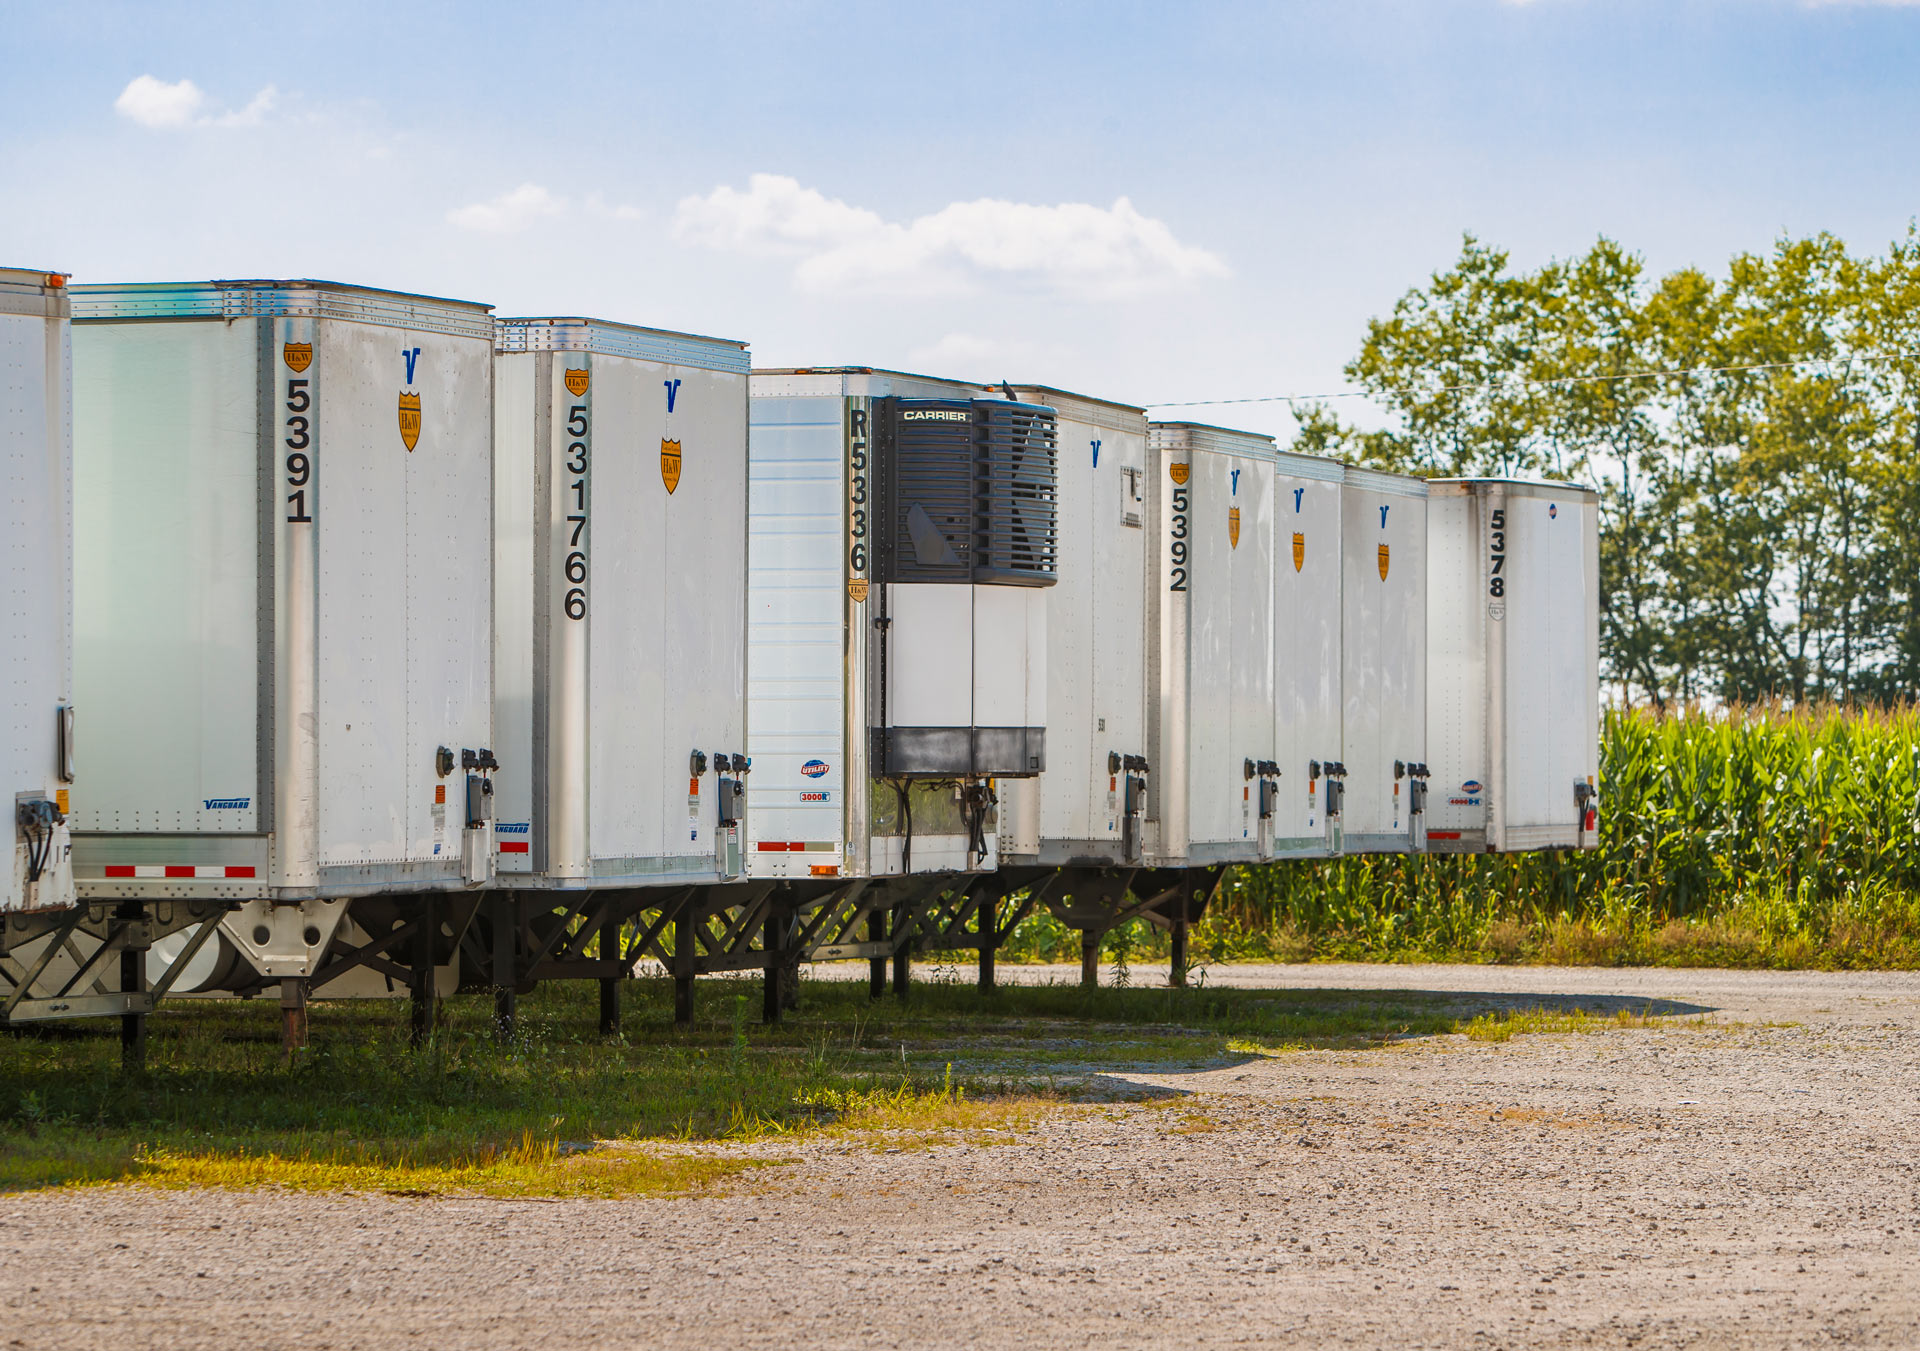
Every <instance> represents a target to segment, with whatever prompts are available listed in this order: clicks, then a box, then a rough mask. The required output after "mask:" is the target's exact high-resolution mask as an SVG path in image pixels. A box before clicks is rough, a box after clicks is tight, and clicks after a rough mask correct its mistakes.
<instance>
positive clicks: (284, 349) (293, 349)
mask: <svg viewBox="0 0 1920 1351" xmlns="http://www.w3.org/2000/svg"><path fill="white" fill-rule="evenodd" d="M280 356H281V358H282V359H283V360H284V361H285V362H286V363H287V369H288V370H290V371H292V372H293V373H294V374H295V375H298V374H300V372H302V371H304V370H306V368H307V367H309V366H311V365H312V364H313V344H312V343H310V342H289V343H282V344H281V345H280Z"/></svg>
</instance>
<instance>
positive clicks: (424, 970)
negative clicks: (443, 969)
mask: <svg viewBox="0 0 1920 1351" xmlns="http://www.w3.org/2000/svg"><path fill="white" fill-rule="evenodd" d="M439 935H440V904H439V898H438V897H437V896H434V895H431V894H429V895H427V896H424V897H422V898H421V900H420V932H419V933H417V934H415V935H414V939H413V1007H412V1009H411V1010H410V1013H411V1017H412V1024H411V1027H410V1029H409V1033H410V1037H411V1040H412V1042H413V1044H414V1045H415V1046H422V1045H425V1043H426V1040H427V1037H428V1036H429V1035H430V1034H431V1033H432V1032H433V1022H434V1015H435V1014H436V1013H437V1012H438V1011H439V1010H438V1009H437V1008H436V1007H435V1005H437V1004H438V1003H439V1002H440V987H439V982H438V981H437V980H436V979H435V974H436V973H435V971H434V969H433V950H434V947H435V946H436V945H435V943H434V939H436V938H437V937H439Z"/></svg>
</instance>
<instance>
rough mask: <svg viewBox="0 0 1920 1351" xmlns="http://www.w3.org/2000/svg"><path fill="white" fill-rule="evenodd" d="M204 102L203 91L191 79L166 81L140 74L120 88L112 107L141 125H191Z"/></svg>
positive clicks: (205, 97)
mask: <svg viewBox="0 0 1920 1351" xmlns="http://www.w3.org/2000/svg"><path fill="white" fill-rule="evenodd" d="M206 101H207V96H206V94H205V93H204V92H203V91H202V90H201V88H200V86H199V85H197V84H195V83H194V82H193V81H192V80H182V81H180V82H179V83H178V84H168V83H167V82H166V81H164V80H156V79H154V78H153V76H151V75H141V76H138V77H136V78H135V79H133V80H131V81H129V82H128V84H127V87H126V88H125V89H122V90H121V91H120V97H119V98H117V99H115V100H114V101H113V107H114V111H115V112H117V113H119V114H120V116H122V117H124V118H128V119H129V120H131V121H134V122H138V123H139V124H140V125H141V126H143V127H184V126H190V125H191V124H192V122H193V119H194V116H195V115H196V114H197V113H199V111H200V109H201V108H202V107H203V106H205V104H206Z"/></svg>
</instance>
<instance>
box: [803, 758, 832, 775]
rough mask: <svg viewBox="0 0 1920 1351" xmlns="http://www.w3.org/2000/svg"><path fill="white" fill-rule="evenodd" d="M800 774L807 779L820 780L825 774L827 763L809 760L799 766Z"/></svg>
mask: <svg viewBox="0 0 1920 1351" xmlns="http://www.w3.org/2000/svg"><path fill="white" fill-rule="evenodd" d="M800 772H801V773H802V774H804V775H806V776H807V777H808V778H809V779H818V778H821V777H823V776H824V775H825V774H826V772H827V762H826V761H825V760H809V761H807V763H805V764H804V765H802V766H800Z"/></svg>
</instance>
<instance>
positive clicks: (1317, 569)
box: [1273, 454, 1346, 858]
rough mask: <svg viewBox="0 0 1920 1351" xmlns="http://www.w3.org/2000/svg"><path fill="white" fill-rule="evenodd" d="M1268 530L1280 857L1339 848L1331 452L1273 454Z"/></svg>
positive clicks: (1339, 479) (1335, 486) (1336, 504)
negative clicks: (1330, 801) (1330, 771)
mask: <svg viewBox="0 0 1920 1351" xmlns="http://www.w3.org/2000/svg"><path fill="white" fill-rule="evenodd" d="M1277 468H1278V475H1277V479H1276V484H1275V486H1276V489H1277V501H1276V504H1275V506H1276V509H1277V512H1278V523H1277V526H1276V528H1275V530H1274V541H1273V544H1274V548H1273V552H1274V573H1275V576H1276V577H1277V579H1278V580H1277V581H1276V582H1275V584H1274V629H1273V642H1274V690H1275V693H1276V697H1277V714H1276V718H1275V727H1274V740H1275V745H1276V746H1277V748H1278V749H1277V753H1276V756H1275V758H1276V760H1277V761H1278V763H1279V766H1280V779H1279V801H1278V805H1277V808H1276V819H1275V822H1274V828H1273V834H1274V842H1273V848H1274V853H1275V854H1276V855H1277V856H1279V857H1294V858H1302V857H1315V856H1318V855H1324V854H1328V853H1334V852H1338V850H1339V845H1340V842H1339V840H1338V838H1337V837H1336V836H1335V834H1334V832H1332V831H1331V830H1330V829H1329V825H1328V818H1327V814H1326V780H1325V779H1324V778H1323V777H1321V776H1320V775H1318V774H1316V773H1315V772H1314V766H1315V765H1319V766H1322V767H1324V766H1325V765H1326V764H1327V763H1328V762H1329V761H1331V762H1335V763H1338V762H1339V760H1340V757H1341V755H1342V754H1343V751H1342V748H1341V732H1340V723H1341V716H1342V712H1343V710H1342V705H1341V683H1340V667H1341V659H1340V634H1341V601H1340V586H1341V581H1340V578H1341V549H1340V526H1341V515H1340V501H1341V485H1342V483H1343V482H1344V480H1345V477H1346V471H1345V468H1344V466H1342V465H1341V464H1340V463H1339V462H1338V461H1335V460H1322V459H1315V458H1313V457H1310V456H1305V455H1288V454H1283V455H1281V456H1280V459H1279V463H1278V466H1277Z"/></svg>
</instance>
